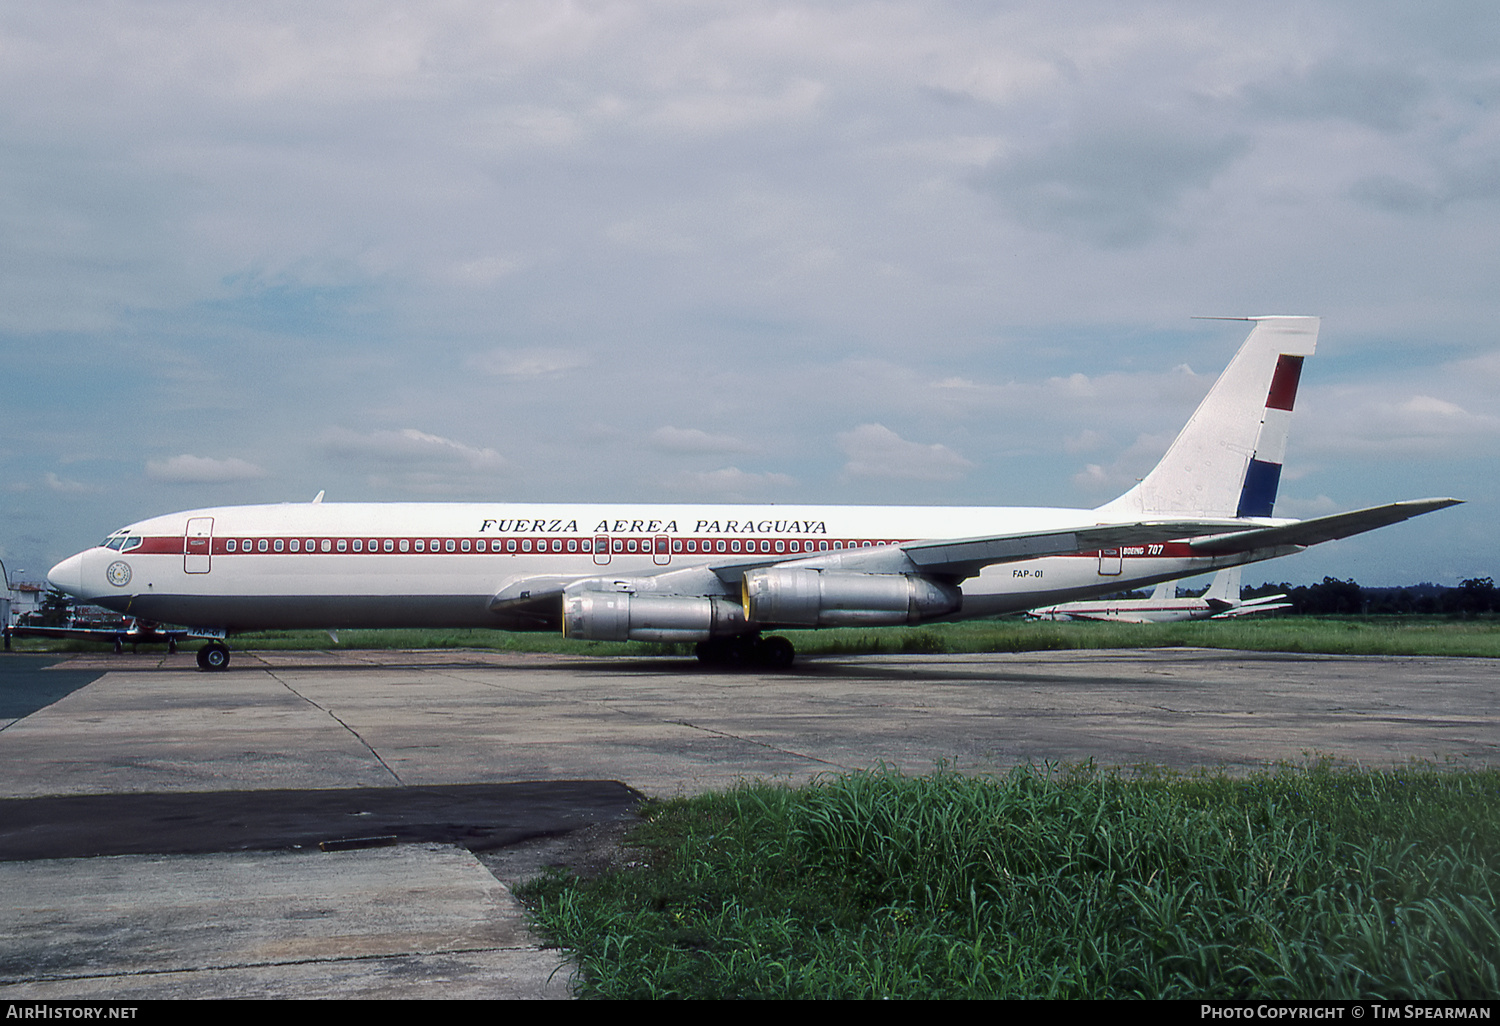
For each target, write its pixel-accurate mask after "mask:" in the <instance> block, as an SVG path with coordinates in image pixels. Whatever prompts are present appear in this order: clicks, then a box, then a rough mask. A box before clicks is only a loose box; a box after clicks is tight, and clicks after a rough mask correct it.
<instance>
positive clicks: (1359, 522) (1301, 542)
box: [1189, 499, 1463, 556]
mask: <svg viewBox="0 0 1500 1026" xmlns="http://www.w3.org/2000/svg"><path fill="white" fill-rule="evenodd" d="M1462 501H1463V500H1462V499H1409V500H1407V501H1405V502H1392V503H1388V504H1386V505H1384V506H1371V507H1370V508H1368V509H1357V510H1354V511H1353V512H1350V513H1335V514H1333V515H1332V516H1327V517H1314V518H1313V519H1312V520H1299V521H1297V522H1296V523H1291V524H1282V525H1280V526H1277V527H1254V528H1251V529H1250V530H1248V531H1230V532H1228V533H1225V534H1216V535H1211V536H1209V537H1206V538H1204V537H1198V538H1194V539H1193V540H1192V541H1191V542H1189V545H1190V546H1191V547H1192V550H1193V552H1194V553H1195V554H1200V553H1201V554H1202V555H1205V556H1212V555H1218V554H1220V553H1228V552H1244V551H1246V550H1249V549H1272V548H1280V547H1282V546H1294V547H1297V548H1306V547H1307V546H1309V545H1317V544H1318V543H1319V542H1326V541H1334V540H1335V539H1338V538H1348V537H1350V536H1351V535H1356V534H1363V533H1364V532H1366V531H1373V530H1375V529H1376V528H1379V527H1386V526H1388V525H1390V524H1399V523H1400V522H1401V521H1403V520H1410V519H1411V518H1412V517H1419V516H1421V515H1422V514H1423V513H1431V512H1432V511H1433V510H1437V509H1446V508H1447V507H1449V506H1456V505H1458V504H1459V503H1460V502H1462Z"/></svg>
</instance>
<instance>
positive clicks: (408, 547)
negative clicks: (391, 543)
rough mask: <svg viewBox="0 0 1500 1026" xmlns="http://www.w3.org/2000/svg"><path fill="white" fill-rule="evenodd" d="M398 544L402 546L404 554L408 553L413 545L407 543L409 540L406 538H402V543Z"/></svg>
mask: <svg viewBox="0 0 1500 1026" xmlns="http://www.w3.org/2000/svg"><path fill="white" fill-rule="evenodd" d="M398 544H399V545H400V546H401V551H402V552H406V551H407V550H409V549H410V548H411V545H410V544H409V543H408V542H407V540H406V539H405V538H402V539H401V541H400V542H399V543H398Z"/></svg>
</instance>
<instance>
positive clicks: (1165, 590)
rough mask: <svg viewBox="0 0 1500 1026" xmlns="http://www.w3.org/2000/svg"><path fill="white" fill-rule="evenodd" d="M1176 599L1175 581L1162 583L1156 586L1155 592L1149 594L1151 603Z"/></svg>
mask: <svg viewBox="0 0 1500 1026" xmlns="http://www.w3.org/2000/svg"><path fill="white" fill-rule="evenodd" d="M1176 597H1177V582H1176V581H1162V582H1161V583H1160V584H1158V585H1157V586H1156V590H1155V591H1153V592H1152V593H1151V601H1152V602H1166V601H1168V600H1169V599H1175V598H1176Z"/></svg>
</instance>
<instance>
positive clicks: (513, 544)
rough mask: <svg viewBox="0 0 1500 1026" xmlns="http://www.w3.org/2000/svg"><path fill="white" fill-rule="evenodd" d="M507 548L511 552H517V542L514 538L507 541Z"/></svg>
mask: <svg viewBox="0 0 1500 1026" xmlns="http://www.w3.org/2000/svg"><path fill="white" fill-rule="evenodd" d="M505 548H506V549H507V550H508V551H510V552H514V551H516V540H515V539H514V538H509V539H507V540H506V542H505Z"/></svg>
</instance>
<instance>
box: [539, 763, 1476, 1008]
mask: <svg viewBox="0 0 1500 1026" xmlns="http://www.w3.org/2000/svg"><path fill="white" fill-rule="evenodd" d="M647 816H648V818H647V820H646V822H645V823H644V824H643V825H642V826H641V827H640V828H639V829H638V831H637V832H636V834H635V835H634V840H633V844H634V845H635V846H636V850H637V852H638V860H637V862H638V864H637V865H636V867H635V868H632V869H628V870H624V871H620V872H615V873H610V874H606V875H604V876H600V877H597V878H595V879H593V880H589V881H580V880H576V879H571V878H566V877H563V876H558V875H553V876H549V877H544V878H542V879H541V880H539V881H535V882H533V883H531V884H529V885H527V886H525V887H524V888H523V889H522V892H521V893H522V896H523V898H524V899H525V900H526V901H527V902H528V904H529V905H530V907H531V909H532V911H533V915H534V918H535V923H536V926H537V928H538V929H540V930H541V931H542V932H543V933H544V934H545V935H547V936H549V937H550V938H552V939H553V940H554V941H555V942H556V943H558V944H559V945H561V946H563V947H565V948H568V949H571V951H572V952H573V953H574V954H575V956H576V957H577V959H578V960H579V962H580V963H581V965H582V968H583V982H582V984H581V993H582V994H583V995H585V996H592V997H607V998H641V997H693V998H724V997H780V998H792V997H803V998H808V997H817V998H882V997H891V998H934V997H947V998H954V997H1011V998H1117V997H1148V998H1187V997H1191V998H1278V999H1299V998H1302V999H1306V998H1340V999H1348V998H1396V997H1401V998H1456V997H1469V998H1475V997H1488V998H1493V997H1495V996H1496V995H1497V994H1500V974H1497V967H1500V918H1497V913H1496V907H1497V898H1500V894H1497V890H1500V773H1497V772H1494V771H1485V772H1477V773H1459V772H1439V771H1435V770H1432V769H1429V768H1412V769H1407V770H1401V771H1396V772H1389V773H1371V772H1356V771H1339V770H1334V769H1332V768H1330V767H1328V766H1326V765H1319V766H1315V767H1313V768H1311V769H1308V770H1292V769H1283V770H1281V771H1279V772H1275V773H1268V774H1262V775H1258V776H1254V777H1250V778H1248V779H1234V778H1229V777H1226V776H1220V775H1214V776H1191V777H1179V776H1171V775H1167V774H1162V773H1157V774H1152V775H1146V776H1136V777H1131V778H1126V777H1124V776H1122V775H1119V774H1114V773H1101V772H1097V771H1095V770H1093V769H1092V768H1091V767H1082V768H1072V769H1068V770H1065V771H1057V770H1051V771H1036V770H1032V769H1018V770H1016V771H1014V772H1013V773H1011V774H1009V775H1007V776H1005V777H1002V778H998V779H988V778H968V777H964V776H961V775H959V774H956V773H953V772H948V771H944V770H940V771H938V772H936V773H933V774H930V775H927V776H922V777H907V776H903V775H901V774H899V773H896V772H892V771H882V772H871V773H856V774H851V775H847V776H841V777H838V778H834V779H829V780H826V781H823V782H821V783H817V784H814V785H811V786H806V787H801V788H791V787H785V786H775V785H770V784H745V785H742V786H740V787H738V788H736V789H734V790H732V791H729V792H727V793H721V794H707V795H703V796H700V797H695V798H689V799H680V800H674V801H668V802H662V803H659V804H655V805H652V806H650V807H649V809H648V813H647Z"/></svg>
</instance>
